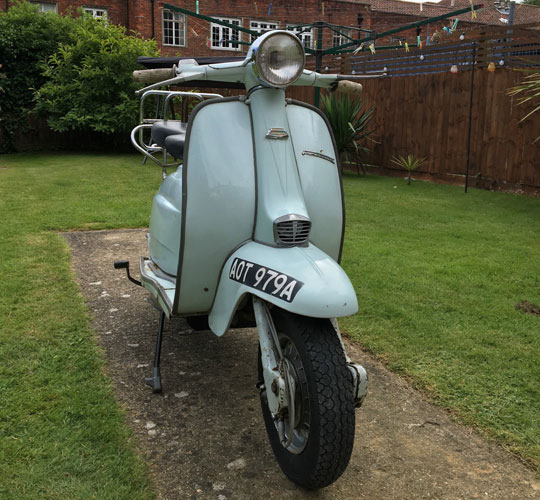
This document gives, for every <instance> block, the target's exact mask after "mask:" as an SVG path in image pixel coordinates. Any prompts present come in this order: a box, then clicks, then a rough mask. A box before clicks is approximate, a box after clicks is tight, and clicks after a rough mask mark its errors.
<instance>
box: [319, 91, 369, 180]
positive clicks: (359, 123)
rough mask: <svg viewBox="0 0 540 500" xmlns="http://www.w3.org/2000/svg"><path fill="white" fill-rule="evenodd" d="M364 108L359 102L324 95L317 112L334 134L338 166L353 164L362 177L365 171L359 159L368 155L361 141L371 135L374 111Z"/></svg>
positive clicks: (358, 100) (341, 95)
mask: <svg viewBox="0 0 540 500" xmlns="http://www.w3.org/2000/svg"><path fill="white" fill-rule="evenodd" d="M365 104H366V100H365V99H363V98H362V99H361V98H359V97H349V96H346V95H343V94H328V95H326V96H323V97H322V99H321V109H322V111H323V113H324V114H325V115H326V116H327V117H328V121H329V122H330V125H331V127H332V130H333V132H334V137H335V139H336V146H337V149H338V153H339V156H340V160H341V163H342V164H343V162H344V161H347V162H349V161H354V162H355V163H356V164H357V165H359V166H360V168H362V171H363V172H364V175H365V174H366V169H365V167H364V163H363V161H362V157H363V155H365V154H366V153H367V152H369V148H368V147H367V146H366V145H365V139H367V138H368V137H369V136H370V135H371V134H372V133H373V130H371V129H370V127H369V122H370V120H371V118H372V116H373V112H374V110H375V106H372V107H371V108H369V109H365Z"/></svg>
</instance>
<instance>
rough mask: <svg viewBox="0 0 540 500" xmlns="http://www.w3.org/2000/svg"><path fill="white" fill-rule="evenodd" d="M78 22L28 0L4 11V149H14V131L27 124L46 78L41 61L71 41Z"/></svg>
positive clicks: (0, 142) (0, 115) (0, 134)
mask: <svg viewBox="0 0 540 500" xmlns="http://www.w3.org/2000/svg"><path fill="white" fill-rule="evenodd" d="M74 22H75V21H74V19H72V18H71V17H61V16H58V15H57V14H53V13H47V14H45V13H43V14H40V13H39V11H38V7H37V5H35V4H30V3H28V2H19V3H17V4H16V5H14V6H12V7H10V9H9V10H8V11H7V12H4V13H2V12H0V65H1V67H0V78H1V79H0V152H7V151H11V150H13V134H14V133H15V131H16V130H17V129H23V130H24V128H25V127H26V126H27V112H28V110H29V109H30V108H31V107H32V100H33V95H34V89H37V88H39V87H40V86H41V85H42V84H43V82H44V81H45V80H46V77H45V76H44V75H43V74H42V71H41V69H40V64H41V63H42V62H43V61H44V60H46V58H47V57H49V56H50V55H51V54H53V53H54V52H55V51H56V49H57V47H58V43H59V42H64V41H67V39H68V37H69V33H70V31H71V29H72V26H73V25H74Z"/></svg>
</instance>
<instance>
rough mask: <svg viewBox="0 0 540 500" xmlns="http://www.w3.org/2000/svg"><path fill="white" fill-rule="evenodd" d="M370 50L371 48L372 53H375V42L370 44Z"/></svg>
mask: <svg viewBox="0 0 540 500" xmlns="http://www.w3.org/2000/svg"><path fill="white" fill-rule="evenodd" d="M369 50H371V53H372V54H375V44H374V43H372V44H371V45H370V46H369Z"/></svg>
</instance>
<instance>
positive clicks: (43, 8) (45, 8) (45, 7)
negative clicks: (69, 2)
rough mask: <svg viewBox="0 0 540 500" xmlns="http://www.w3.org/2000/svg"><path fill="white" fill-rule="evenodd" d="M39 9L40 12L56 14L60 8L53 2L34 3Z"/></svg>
mask: <svg viewBox="0 0 540 500" xmlns="http://www.w3.org/2000/svg"><path fill="white" fill-rule="evenodd" d="M32 3H34V4H36V5H37V6H38V7H39V11H40V12H54V13H55V14H56V13H58V6H57V5H56V4H55V3H52V2H32Z"/></svg>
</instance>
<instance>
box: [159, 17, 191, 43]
mask: <svg viewBox="0 0 540 500" xmlns="http://www.w3.org/2000/svg"><path fill="white" fill-rule="evenodd" d="M162 12H163V18H162V19H163V23H162V24H163V43H164V45H176V46H184V45H185V39H186V33H185V30H186V17H185V16H184V14H182V13H181V12H172V11H170V10H166V9H163V11H162Z"/></svg>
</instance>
